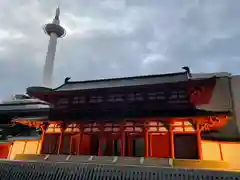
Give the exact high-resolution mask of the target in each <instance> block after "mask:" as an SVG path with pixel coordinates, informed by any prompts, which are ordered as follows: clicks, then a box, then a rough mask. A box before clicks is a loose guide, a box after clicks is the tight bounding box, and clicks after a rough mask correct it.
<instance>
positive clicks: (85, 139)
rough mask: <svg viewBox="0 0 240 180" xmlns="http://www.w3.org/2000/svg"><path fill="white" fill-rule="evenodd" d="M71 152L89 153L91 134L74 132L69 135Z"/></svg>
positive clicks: (74, 153) (75, 153)
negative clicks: (74, 133)
mask: <svg viewBox="0 0 240 180" xmlns="http://www.w3.org/2000/svg"><path fill="white" fill-rule="evenodd" d="M70 146H71V154H73V155H90V154H91V151H90V150H91V149H90V147H91V136H90V135H87V134H83V135H81V134H80V133H79V134H76V135H73V136H72V137H71V145H70Z"/></svg>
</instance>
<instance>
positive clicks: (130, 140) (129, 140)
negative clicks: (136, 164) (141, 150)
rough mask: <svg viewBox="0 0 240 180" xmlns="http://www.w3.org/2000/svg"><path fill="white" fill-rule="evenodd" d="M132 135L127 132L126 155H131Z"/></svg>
mask: <svg viewBox="0 0 240 180" xmlns="http://www.w3.org/2000/svg"><path fill="white" fill-rule="evenodd" d="M132 141H133V140H132V137H131V135H130V134H128V156H132V151H133V144H132Z"/></svg>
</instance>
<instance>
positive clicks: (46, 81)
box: [43, 7, 66, 88]
mask: <svg viewBox="0 0 240 180" xmlns="http://www.w3.org/2000/svg"><path fill="white" fill-rule="evenodd" d="M59 16H60V8H59V7H57V9H56V14H55V17H54V19H53V21H52V23H49V24H46V25H45V27H44V32H45V33H46V34H47V35H49V36H50V40H49V44H48V51H47V56H46V61H45V65H44V70H43V86H45V87H49V88H51V86H52V79H53V66H54V59H55V52H56V46H57V39H58V38H61V37H64V35H65V33H66V31H65V29H64V28H63V27H62V26H61V25H60V20H59Z"/></svg>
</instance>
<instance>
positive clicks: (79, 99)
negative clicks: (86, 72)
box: [72, 96, 86, 104]
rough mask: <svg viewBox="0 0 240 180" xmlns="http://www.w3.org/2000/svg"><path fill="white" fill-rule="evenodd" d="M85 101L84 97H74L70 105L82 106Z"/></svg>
mask: <svg viewBox="0 0 240 180" xmlns="http://www.w3.org/2000/svg"><path fill="white" fill-rule="evenodd" d="M85 101H86V98H85V97H84V96H76V97H74V98H73V100H72V103H73V104H84V103H85Z"/></svg>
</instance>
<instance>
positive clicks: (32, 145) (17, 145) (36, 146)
mask: <svg viewBox="0 0 240 180" xmlns="http://www.w3.org/2000/svg"><path fill="white" fill-rule="evenodd" d="M40 142H41V141H35V140H34V141H33V140H30V141H14V142H13V144H12V147H11V149H10V153H9V159H11V160H13V159H14V158H15V156H16V155H17V154H39V153H40V150H41V147H40V146H41V143H40Z"/></svg>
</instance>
